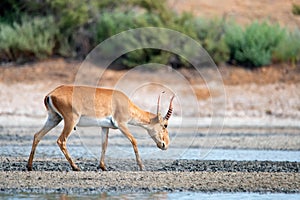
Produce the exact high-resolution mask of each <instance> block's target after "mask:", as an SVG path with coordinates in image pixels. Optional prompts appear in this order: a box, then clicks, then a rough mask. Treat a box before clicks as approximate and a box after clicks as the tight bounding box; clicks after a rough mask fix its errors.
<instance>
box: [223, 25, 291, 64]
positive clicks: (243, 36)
mask: <svg viewBox="0 0 300 200" xmlns="http://www.w3.org/2000/svg"><path fill="white" fill-rule="evenodd" d="M284 37H285V31H284V29H282V28H280V26H279V25H270V24H268V23H266V22H263V23H258V22H254V23H252V24H250V25H249V26H247V27H246V28H245V29H244V30H243V29H242V28H241V27H239V26H237V25H235V26H234V25H233V26H230V27H227V30H226V36H225V41H226V43H227V45H228V47H229V49H230V61H231V62H233V63H237V64H241V65H244V66H247V67H259V66H263V65H268V64H270V63H271V61H272V53H273V51H274V49H276V48H277V46H278V45H279V43H280V41H281V40H282V39H284Z"/></svg>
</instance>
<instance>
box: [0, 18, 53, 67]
mask: <svg viewBox="0 0 300 200" xmlns="http://www.w3.org/2000/svg"><path fill="white" fill-rule="evenodd" d="M56 30H57V29H56V27H55V23H54V20H53V17H45V18H34V19H30V18H28V17H24V18H23V20H22V22H21V23H20V24H18V23H13V25H9V24H5V23H1V24H0V57H1V59H2V60H5V61H26V60H31V59H33V58H35V57H36V58H44V57H47V56H50V55H52V52H53V49H54V46H55V35H56Z"/></svg>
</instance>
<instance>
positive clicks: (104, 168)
mask: <svg viewBox="0 0 300 200" xmlns="http://www.w3.org/2000/svg"><path fill="white" fill-rule="evenodd" d="M99 168H100V169H102V171H107V169H106V167H105V166H104V165H103V166H102V165H100V166H99Z"/></svg>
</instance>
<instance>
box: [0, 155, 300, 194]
mask: <svg viewBox="0 0 300 200" xmlns="http://www.w3.org/2000/svg"><path fill="white" fill-rule="evenodd" d="M77 163H78V165H79V166H80V168H81V169H82V171H81V172H73V171H71V169H70V167H69V165H68V163H67V162H66V161H64V160H62V159H54V160H53V159H37V160H36V161H35V162H34V171H32V172H28V171H27V170H26V158H13V157H10V158H9V157H1V163H0V177H1V178H0V185H1V186H0V192H1V193H5V194H13V193H67V194H95V193H101V192H174V191H191V192H262V193H265V192H275V193H278V192H280V193H299V192H300V162H272V161H209V160H206V161H202V160H175V161H172V160H145V161H144V164H145V166H146V171H142V172H140V171H137V167H136V164H135V161H134V160H133V159H109V160H108V161H107V166H108V170H109V171H106V172H103V171H101V170H99V169H98V168H97V167H98V163H97V162H96V161H95V160H77Z"/></svg>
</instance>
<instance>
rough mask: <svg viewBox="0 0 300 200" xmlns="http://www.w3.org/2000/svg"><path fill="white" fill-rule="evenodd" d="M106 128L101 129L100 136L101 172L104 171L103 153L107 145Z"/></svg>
mask: <svg viewBox="0 0 300 200" xmlns="http://www.w3.org/2000/svg"><path fill="white" fill-rule="evenodd" d="M108 131H109V129H108V128H102V130H101V135H102V152H101V159H100V168H101V169H102V170H103V171H106V167H105V163H104V158H105V152H106V149H107V143H108Z"/></svg>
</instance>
